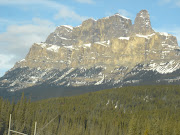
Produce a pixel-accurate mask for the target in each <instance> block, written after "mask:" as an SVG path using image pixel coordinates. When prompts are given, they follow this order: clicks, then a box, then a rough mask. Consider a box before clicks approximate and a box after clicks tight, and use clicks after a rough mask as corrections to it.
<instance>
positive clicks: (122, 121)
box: [0, 86, 180, 135]
mask: <svg viewBox="0 0 180 135" xmlns="http://www.w3.org/2000/svg"><path fill="white" fill-rule="evenodd" d="M10 113H11V114H12V127H11V129H13V130H17V131H19V132H24V133H27V134H33V132H34V123H35V121H37V133H38V135H82V134H83V135H179V133H180V128H179V127H180V86H133V87H132V86H131V87H123V88H116V89H110V90H103V91H99V92H91V93H88V94H84V95H80V96H73V97H61V98H52V99H47V100H42V101H38V102H32V103H31V102H30V101H29V100H27V99H25V98H24V97H23V96H22V98H21V100H20V101H19V102H18V103H17V104H14V103H12V104H10V103H9V101H7V100H2V99H0V134H7V129H8V120H9V114H10ZM51 120H53V121H52V122H51V123H50V124H48V125H47V126H46V124H47V123H49V122H50V121H51Z"/></svg>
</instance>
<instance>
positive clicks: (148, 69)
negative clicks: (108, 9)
mask: <svg viewBox="0 0 180 135" xmlns="http://www.w3.org/2000/svg"><path fill="white" fill-rule="evenodd" d="M179 71H180V48H179V46H178V44H177V39H176V37H174V36H173V35H170V34H167V33H159V32H155V31H154V30H153V29H152V27H151V22H150V17H149V13H148V11H146V10H142V11H140V12H139V13H138V14H137V17H136V19H135V22H134V24H133V25H132V21H131V20H130V19H128V18H126V17H123V16H122V15H120V14H115V15H112V16H109V17H105V18H102V19H98V20H94V19H87V20H85V21H83V22H82V24H81V25H80V26H77V27H71V26H68V25H62V26H59V27H57V28H56V30H55V31H54V32H53V33H51V34H50V35H49V36H48V38H47V40H46V42H44V43H35V44H33V45H32V47H31V49H30V51H29V53H28V54H27V56H26V58H25V59H24V60H22V61H19V62H17V63H16V64H15V66H14V67H13V68H12V69H11V70H10V71H8V72H7V73H6V74H5V76H3V77H2V78H0V89H3V90H4V89H6V90H8V91H16V90H19V89H24V88H28V87H32V86H33V87H36V86H37V87H38V86H44V85H45V86H48V87H56V88H59V87H63V88H64V87H65V88H69V87H70V88H72V89H73V88H76V87H82V86H83V87H90V86H92V87H93V88H94V87H97V89H102V87H103V88H107V87H108V88H112V87H120V86H123V85H138V84H157V83H158V84H161V83H169V82H170V83H172V82H173V83H179V82H180V74H179ZM106 86H107V87H106ZM38 88H39V87H38Z"/></svg>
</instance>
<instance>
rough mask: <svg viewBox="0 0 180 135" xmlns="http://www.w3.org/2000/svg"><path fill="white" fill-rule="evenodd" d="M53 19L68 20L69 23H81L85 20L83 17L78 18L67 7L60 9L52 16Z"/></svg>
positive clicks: (78, 16) (77, 15)
mask: <svg viewBox="0 0 180 135" xmlns="http://www.w3.org/2000/svg"><path fill="white" fill-rule="evenodd" d="M54 19H56V20H57V19H70V20H71V21H80V22H81V21H83V20H85V19H87V17H85V16H80V15H79V14H77V13H76V12H74V11H73V10H71V9H70V8H68V7H62V8H61V9H60V10H59V11H58V13H57V14H55V15H54Z"/></svg>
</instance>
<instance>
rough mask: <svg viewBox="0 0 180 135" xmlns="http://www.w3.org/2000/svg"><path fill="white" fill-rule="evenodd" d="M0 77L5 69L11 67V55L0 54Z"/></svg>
mask: <svg viewBox="0 0 180 135" xmlns="http://www.w3.org/2000/svg"><path fill="white" fill-rule="evenodd" d="M0 58H1V59H0V77H1V76H3V75H4V72H5V71H7V69H10V68H12V66H13V64H12V62H11V61H12V60H13V58H14V56H13V55H9V54H6V55H3V54H0Z"/></svg>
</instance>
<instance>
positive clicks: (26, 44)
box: [0, 18, 55, 68]
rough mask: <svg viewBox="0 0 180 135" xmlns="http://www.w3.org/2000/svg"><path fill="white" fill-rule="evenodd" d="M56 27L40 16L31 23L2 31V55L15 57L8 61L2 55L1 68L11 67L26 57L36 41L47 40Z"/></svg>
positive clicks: (0, 45) (0, 48)
mask: <svg viewBox="0 0 180 135" xmlns="http://www.w3.org/2000/svg"><path fill="white" fill-rule="evenodd" d="M54 29H55V26H54V24H53V23H52V22H50V21H48V20H42V19H39V18H33V19H32V23H30V24H25V25H10V26H8V28H7V31H6V32H4V33H0V55H1V56H3V57H5V56H7V58H8V56H13V57H10V58H11V60H10V59H8V60H7V62H4V60H5V59H4V60H2V57H0V58H1V62H0V63H1V67H0V68H9V67H10V66H12V65H13V64H14V63H15V62H16V61H18V60H20V59H22V58H24V57H25V55H26V54H27V53H28V50H29V48H30V47H31V45H32V44H33V43H34V42H41V41H45V39H46V37H47V36H48V35H49V33H50V32H52V31H53V30H54ZM7 58H6V59H7ZM2 65H3V67H2Z"/></svg>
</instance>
